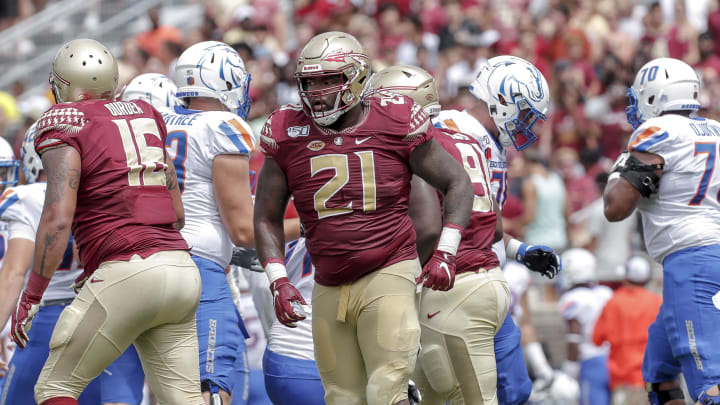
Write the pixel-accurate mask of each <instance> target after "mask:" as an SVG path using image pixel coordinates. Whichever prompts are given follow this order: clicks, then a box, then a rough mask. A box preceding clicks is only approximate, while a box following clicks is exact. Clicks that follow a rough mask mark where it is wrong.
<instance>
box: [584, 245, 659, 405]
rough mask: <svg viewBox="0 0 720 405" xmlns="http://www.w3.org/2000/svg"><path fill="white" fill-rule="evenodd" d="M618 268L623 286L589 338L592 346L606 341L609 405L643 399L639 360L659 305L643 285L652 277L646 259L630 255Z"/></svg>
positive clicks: (642, 401) (643, 390)
mask: <svg viewBox="0 0 720 405" xmlns="http://www.w3.org/2000/svg"><path fill="white" fill-rule="evenodd" d="M622 268H623V273H624V274H623V278H624V281H623V285H622V286H621V287H620V288H618V289H617V290H615V294H614V295H613V297H612V298H611V299H610V300H609V301H608V302H607V304H606V305H605V308H604V309H603V311H602V314H601V315H600V317H599V318H598V320H597V322H596V323H595V331H594V332H593V338H592V339H593V342H594V343H595V344H596V345H602V344H603V343H604V342H608V343H610V356H609V358H608V366H609V367H608V368H609V369H610V387H611V389H612V392H613V398H612V404H613V405H624V404H640V403H646V402H647V392H646V391H645V384H644V381H643V376H642V361H643V355H644V352H645V345H646V344H647V340H648V328H649V327H650V324H651V323H652V322H653V321H655V317H656V316H657V314H658V312H659V311H660V305H661V304H662V298H661V297H660V296H659V295H657V294H655V293H652V292H650V291H648V290H647V289H645V287H644V286H645V284H647V282H648V281H650V278H651V277H652V271H651V267H650V263H649V262H648V260H647V259H645V258H644V257H640V256H634V257H632V258H630V259H629V260H628V261H627V262H626V263H625V265H624V266H622Z"/></svg>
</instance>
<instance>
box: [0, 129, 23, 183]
mask: <svg viewBox="0 0 720 405" xmlns="http://www.w3.org/2000/svg"><path fill="white" fill-rule="evenodd" d="M19 169H20V162H19V161H18V160H17V159H15V153H13V150H12V147H11V146H10V144H9V143H8V141H6V140H5V138H1V137H0V191H5V189H6V188H7V187H14V186H16V185H17V183H18V171H19Z"/></svg>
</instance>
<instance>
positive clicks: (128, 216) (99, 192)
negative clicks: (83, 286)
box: [35, 100, 187, 275]
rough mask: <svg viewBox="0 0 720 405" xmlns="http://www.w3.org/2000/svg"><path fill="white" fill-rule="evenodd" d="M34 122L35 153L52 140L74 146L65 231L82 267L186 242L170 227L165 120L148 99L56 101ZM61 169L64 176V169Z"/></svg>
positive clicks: (54, 143)
mask: <svg viewBox="0 0 720 405" xmlns="http://www.w3.org/2000/svg"><path fill="white" fill-rule="evenodd" d="M36 128H37V135H36V137H35V150H37V152H38V153H39V154H42V153H44V152H45V151H47V150H50V149H52V148H55V147H59V146H70V147H72V148H74V149H75V150H77V151H78V153H79V154H80V157H81V160H82V163H81V165H82V166H81V173H80V176H79V177H80V178H79V183H78V184H76V185H75V186H76V187H77V196H78V198H77V207H76V209H75V218H74V219H73V225H72V233H73V236H74V237H75V242H76V243H77V246H78V250H79V251H80V260H81V261H82V263H83V265H84V267H85V273H86V274H88V275H89V274H92V273H93V272H94V271H95V269H96V268H97V267H98V266H99V265H100V263H102V262H105V261H109V260H128V259H130V258H131V257H132V256H133V255H135V254H138V255H140V256H141V257H148V256H150V255H151V254H153V253H156V252H159V251H166V250H186V249H187V244H186V243H185V241H184V240H183V239H182V236H181V235H180V233H179V232H178V231H177V230H175V228H173V223H175V221H177V217H176V216H175V211H174V210H173V204H172V197H170V192H169V191H168V189H167V186H166V185H165V168H166V166H165V148H164V145H165V138H166V136H167V135H166V132H165V125H164V124H163V121H162V117H161V116H160V114H159V113H158V112H157V111H155V109H153V108H152V106H150V104H148V103H146V102H144V101H139V100H135V101H130V102H125V101H108V100H89V101H81V102H75V103H62V104H56V105H54V106H53V107H52V108H50V109H49V110H48V111H46V112H45V113H44V114H43V115H42V117H40V120H38V122H37V127H36ZM52 175H53V174H52V173H50V176H52ZM65 175H67V176H68V179H69V180H71V181H72V173H66V174H65ZM71 186H72V182H71ZM49 197H50V196H49V195H48V196H47V197H46V199H47V198H49Z"/></svg>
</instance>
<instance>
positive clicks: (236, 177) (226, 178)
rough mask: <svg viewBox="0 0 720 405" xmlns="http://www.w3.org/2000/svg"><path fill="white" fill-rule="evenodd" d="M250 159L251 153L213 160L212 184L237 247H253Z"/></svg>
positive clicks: (220, 210)
mask: <svg viewBox="0 0 720 405" xmlns="http://www.w3.org/2000/svg"><path fill="white" fill-rule="evenodd" d="M249 162H250V159H249V158H248V156H247V155H219V156H216V157H215V159H213V163H212V183H213V192H214V193H215V200H216V201H217V205H218V211H219V212H220V217H221V218H222V221H223V224H225V229H227V231H228V234H229V235H230V239H231V240H232V242H233V244H234V245H236V246H242V247H253V242H254V235H253V226H252V222H251V221H249V220H248V219H249V218H252V215H253V202H252V197H251V196H252V193H251V192H250V177H249V176H248V172H249V170H250V169H249Z"/></svg>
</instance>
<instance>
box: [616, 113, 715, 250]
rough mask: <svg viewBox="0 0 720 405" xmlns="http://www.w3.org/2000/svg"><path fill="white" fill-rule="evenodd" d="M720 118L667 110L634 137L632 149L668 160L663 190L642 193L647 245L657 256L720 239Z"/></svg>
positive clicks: (641, 203)
mask: <svg viewBox="0 0 720 405" xmlns="http://www.w3.org/2000/svg"><path fill="white" fill-rule="evenodd" d="M718 144H720V123H718V122H717V121H714V120H708V119H705V118H688V117H684V116H681V115H675V114H671V115H663V116H660V117H657V118H653V119H650V120H647V121H645V122H644V123H643V125H641V126H640V127H639V128H638V129H637V130H635V132H634V133H633V134H632V136H631V137H630V141H629V144H628V150H630V151H638V152H649V153H654V154H656V155H660V156H662V158H663V159H665V167H664V169H663V175H662V177H661V178H660V188H659V191H658V193H657V195H654V196H653V197H651V198H642V199H641V200H640V202H639V203H638V211H639V212H640V215H641V217H642V222H643V232H644V234H645V235H644V236H645V237H644V239H645V244H646V246H647V250H648V253H649V254H650V256H652V258H653V260H655V261H657V262H659V263H662V261H663V259H665V257H666V256H667V255H669V254H670V253H673V252H676V251H678V250H681V249H685V248H688V247H691V246H705V245H716V244H720V203H719V202H718V198H720V175H714V169H715V163H717V162H718V159H719V158H720V156H719V153H720V152H719V151H718Z"/></svg>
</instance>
